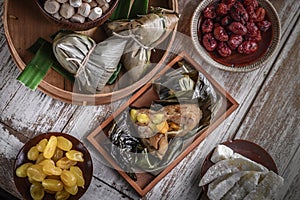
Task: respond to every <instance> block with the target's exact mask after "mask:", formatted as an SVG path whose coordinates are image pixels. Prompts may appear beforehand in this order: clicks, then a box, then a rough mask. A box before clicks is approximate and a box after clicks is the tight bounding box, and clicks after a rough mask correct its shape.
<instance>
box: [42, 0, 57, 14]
mask: <svg viewBox="0 0 300 200" xmlns="http://www.w3.org/2000/svg"><path fill="white" fill-rule="evenodd" d="M59 8H60V5H59V3H58V2H56V1H55V0H47V1H46V2H45V4H44V9H45V10H46V12H47V13H50V14H55V13H57V12H58V10H59Z"/></svg>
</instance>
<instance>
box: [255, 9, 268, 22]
mask: <svg viewBox="0 0 300 200" xmlns="http://www.w3.org/2000/svg"><path fill="white" fill-rule="evenodd" d="M255 13H256V19H255V22H260V21H263V20H264V19H265V15H266V11H265V9H263V8H262V7H259V8H257V9H256V11H255Z"/></svg>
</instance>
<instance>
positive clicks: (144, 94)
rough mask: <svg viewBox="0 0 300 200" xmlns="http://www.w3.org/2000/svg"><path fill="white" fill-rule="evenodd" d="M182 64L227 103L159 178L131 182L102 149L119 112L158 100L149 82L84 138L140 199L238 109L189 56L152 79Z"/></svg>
mask: <svg viewBox="0 0 300 200" xmlns="http://www.w3.org/2000/svg"><path fill="white" fill-rule="evenodd" d="M182 60H185V61H186V62H188V63H189V64H190V65H191V66H193V67H194V68H195V69H197V70H198V71H199V72H201V73H202V74H203V75H204V76H205V77H206V78H207V80H208V81H210V83H211V85H213V87H214V88H215V91H216V93H218V94H219V95H220V96H222V98H223V100H224V101H225V103H226V107H225V109H219V111H218V113H217V114H216V115H215V117H214V119H213V121H212V122H211V124H210V125H209V126H208V127H207V128H205V129H203V130H201V131H200V132H201V133H199V134H198V136H197V137H196V138H195V139H194V140H193V142H192V143H191V144H190V145H189V146H188V147H187V148H186V149H184V150H183V152H182V153H181V154H179V155H178V156H177V158H176V159H175V160H174V161H173V162H171V163H170V165H168V166H167V167H166V168H165V169H163V171H161V172H160V173H159V174H158V175H153V173H149V172H141V173H137V174H136V175H137V181H134V180H132V179H131V178H130V177H129V176H128V175H127V174H126V173H125V172H124V171H123V170H122V169H121V167H120V166H119V165H118V164H117V162H116V161H115V160H114V159H113V158H112V156H111V155H110V154H109V153H108V152H107V151H106V150H105V149H104V147H103V146H102V145H101V144H102V143H103V141H105V139H107V135H108V130H109V129H110V127H111V126H112V124H113V122H114V119H115V117H116V116H118V115H119V114H120V113H121V112H123V111H124V110H126V109H127V108H128V107H130V106H135V107H136V106H137V105H140V104H143V105H144V104H149V105H150V104H151V102H152V100H154V99H155V98H157V95H155V94H154V92H155V91H154V90H153V87H151V86H152V82H148V83H147V84H146V85H144V86H143V87H142V88H141V89H140V90H138V91H137V92H136V93H135V94H134V95H133V96H132V97H131V98H130V99H129V100H128V101H127V102H125V103H124V104H123V105H121V106H120V108H119V109H117V110H116V112H114V113H113V114H112V115H111V116H110V117H109V118H108V119H107V120H105V121H104V122H103V123H102V124H101V125H100V126H99V127H97V128H96V129H95V130H94V131H93V132H92V133H90V134H89V135H88V137H87V139H88V141H89V142H91V144H92V145H93V146H94V147H95V148H96V149H97V150H98V151H99V152H100V153H101V154H102V156H103V157H104V158H105V159H106V160H107V161H108V162H109V163H110V164H111V166H112V167H113V168H114V169H115V170H117V171H118V172H119V173H120V175H121V176H122V177H123V178H124V179H125V180H126V181H127V182H128V183H129V184H130V185H131V186H132V187H133V188H134V189H135V190H136V191H137V192H138V193H139V194H140V195H141V196H144V195H146V193H147V192H148V191H149V190H151V189H152V188H153V187H154V186H155V185H156V184H157V183H158V182H159V181H160V180H161V179H162V178H163V177H164V176H166V175H167V174H168V173H169V172H170V171H171V170H172V169H173V168H174V167H175V166H176V165H177V164H178V163H179V162H180V161H181V160H182V159H183V158H184V157H185V156H187V155H188V154H189V153H190V152H191V151H192V150H193V149H194V148H195V147H197V146H198V145H199V144H200V143H201V142H202V141H203V140H204V139H205V138H206V137H207V136H208V135H209V134H210V133H211V132H212V131H213V130H214V129H215V128H216V127H217V126H218V125H219V124H220V123H221V122H222V121H224V120H225V119H226V118H227V117H228V116H229V115H230V114H231V113H232V112H233V111H234V110H235V109H236V108H237V107H238V103H237V102H236V101H235V100H234V99H233V98H232V97H231V96H230V94H229V93H228V92H227V91H225V90H224V89H223V88H222V87H221V86H220V85H219V84H218V83H217V81H216V80H214V79H213V78H212V77H211V76H210V75H209V74H208V73H207V72H206V71H205V70H204V69H203V68H202V67H201V66H199V65H198V63H196V62H195V61H194V60H193V59H192V58H191V57H190V56H189V55H187V54H186V53H185V52H182V53H181V54H180V55H178V56H177V57H175V58H174V59H173V60H172V61H171V62H170V63H169V64H167V65H166V66H165V67H164V68H163V69H162V70H161V71H160V72H159V73H158V74H157V75H156V76H155V77H154V78H153V79H152V81H154V80H156V79H157V78H158V77H160V76H161V75H163V74H164V73H166V72H167V71H168V70H169V69H171V68H172V67H175V66H176V64H177V63H178V62H179V61H182Z"/></svg>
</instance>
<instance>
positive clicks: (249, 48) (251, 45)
mask: <svg viewBox="0 0 300 200" xmlns="http://www.w3.org/2000/svg"><path fill="white" fill-rule="evenodd" d="M257 49H258V45H257V43H256V42H254V41H244V42H243V43H242V44H240V46H239V47H238V52H239V53H240V54H251V53H254V52H255V51H256V50H257Z"/></svg>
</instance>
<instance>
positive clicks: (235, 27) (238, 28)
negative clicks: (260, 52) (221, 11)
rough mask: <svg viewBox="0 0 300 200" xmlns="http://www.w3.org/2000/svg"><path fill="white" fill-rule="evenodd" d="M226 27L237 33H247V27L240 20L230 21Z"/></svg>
mask: <svg viewBox="0 0 300 200" xmlns="http://www.w3.org/2000/svg"><path fill="white" fill-rule="evenodd" d="M228 29H229V30H230V31H231V32H233V33H234V34H237V35H246V34H247V28H246V27H245V26H244V25H243V24H241V23H240V22H232V23H231V24H230V25H229V26H228Z"/></svg>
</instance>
